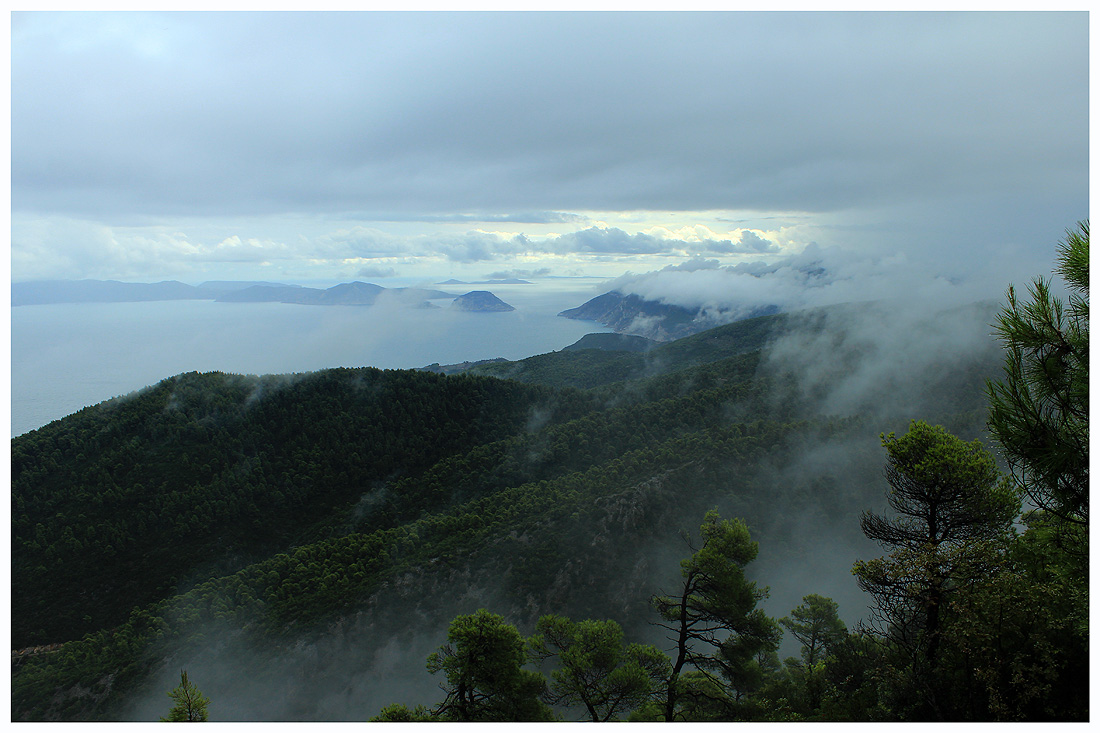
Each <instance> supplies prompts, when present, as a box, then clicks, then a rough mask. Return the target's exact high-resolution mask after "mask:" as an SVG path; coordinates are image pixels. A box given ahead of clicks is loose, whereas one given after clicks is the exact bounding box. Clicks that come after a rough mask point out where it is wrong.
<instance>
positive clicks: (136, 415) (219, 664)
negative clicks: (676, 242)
mask: <svg viewBox="0 0 1100 733" xmlns="http://www.w3.org/2000/svg"><path fill="white" fill-rule="evenodd" d="M1001 308H1002V305H1001V304H999V303H998V302H996V301H992V300H990V301H982V302H972V303H967V304H962V305H959V304H957V303H956V302H955V301H954V300H953V299H948V300H947V301H946V302H942V303H941V302H936V300H935V299H933V298H927V297H926V298H923V299H922V298H918V297H910V298H906V299H904V300H897V299H895V300H875V301H871V302H860V303H842V304H837V305H830V306H823V307H814V308H808V309H802V310H793V311H790V312H782V313H779V314H776V315H770V316H762V317H757V318H750V319H747V320H733V321H732V322H730V323H727V324H725V325H721V326H716V327H712V328H706V327H705V326H708V325H709V321H708V319H707V317H706V316H705V315H700V318H699V324H700V325H699V328H702V329H703V330H700V331H699V332H698V333H696V334H694V335H692V336H687V337H683V338H680V339H675V340H671V341H665V342H659V343H653V344H652V345H651V346H649V347H647V348H646V349H644V350H641V351H639V350H636V349H635V350H628V351H618V350H615V346H614V342H612V341H610V340H606V339H605V341H608V343H610V344H611V345H610V346H608V347H606V348H603V349H577V350H573V349H569V350H562V351H558V352H551V353H547V354H543V355H537V356H533V357H529V358H527V359H521V360H518V361H514V362H512V361H503V360H495V361H490V362H485V363H472V364H468V365H466V366H465V367H463V368H462V369H461V370H460V371H458V372H457V373H453V374H450V375H443V374H438V373H432V372H428V371H401V370H388V371H381V370H377V369H337V370H323V371H319V372H310V373H302V374H297V375H284V376H276V375H271V376H265V377H244V376H240V375H229V374H220V373H216V372H215V373H207V374H195V373H192V374H181V375H179V376H176V377H172V378H170V379H166V380H164V381H162V382H160V383H158V384H156V385H152V386H150V387H149V388H148V389H147V390H144V391H143V392H141V393H136V394H134V395H131V396H128V397H125V398H117V399H115V400H111V401H108V402H105V403H102V404H100V405H96V406H93V407H89V408H86V409H84V410H81V411H80V412H79V413H77V414H75V415H72V416H70V417H68V418H65V419H64V420H61V421H57V422H55V423H51V424H50V425H49V426H46V427H45V428H42V429H40V430H37V431H32V432H31V433H29V434H27V435H25V436H21V437H20V438H17V439H15V440H14V441H13V480H14V483H13V488H14V493H13V502H14V504H13V506H14V510H15V511H14V513H13V518H14V523H13V526H14V529H15V539H16V547H17V551H16V553H15V556H14V564H13V571H14V579H13V583H14V584H15V587H18V588H20V589H21V590H22V591H23V592H22V593H21V594H20V595H19V596H18V597H17V598H16V604H15V608H14V612H13V620H14V622H15V623H14V627H13V642H14V643H15V645H16V646H17V647H23V646H26V647H33V646H35V645H43V644H55V643H57V642H67V643H65V644H64V645H63V646H62V647H61V648H60V651H53V650H51V651H48V652H47V653H35V652H34V651H31V652H30V653H29V654H28V655H27V656H26V658H23V659H20V660H19V663H18V664H17V665H16V666H15V667H14V668H13V671H14V674H15V677H14V682H15V687H14V692H13V695H14V698H13V699H14V701H15V703H16V711H17V717H19V718H22V719H51V720H53V719H77V720H82V719H117V720H153V719H157V718H158V716H161V715H163V714H164V711H165V700H166V697H165V692H166V691H169V690H172V689H173V687H174V686H175V685H176V684H177V682H178V677H179V673H180V670H181V669H182V670H186V671H187V673H188V675H189V679H190V680H191V681H193V682H194V683H195V684H196V685H199V687H200V688H201V690H202V692H203V693H204V694H205V695H206V696H207V697H208V698H209V700H210V701H211V702H210V711H211V719H216V720H242V721H247V720H269V721H278V720H345V721H350V720H367V719H371V718H375V717H377V716H379V715H380V714H383V715H385V714H390V715H392V714H393V712H392V711H393V710H395V709H396V710H402V711H406V712H407V714H408V715H413V713H412V712H409V711H413V710H414V709H417V710H424V711H425V712H424V713H418V714H417V715H426V716H428V717H430V714H429V713H428V712H426V711H428V710H431V709H433V706H434V709H438V710H443V709H445V707H446V705H445V699H444V689H445V688H446V685H443V687H444V689H441V683H443V682H444V680H442V679H440V676H439V675H433V674H431V673H430V672H429V671H428V669H427V668H426V666H425V660H426V659H427V658H428V657H429V654H431V653H432V652H434V651H436V650H437V649H439V648H440V645H441V644H444V642H445V641H446V639H447V636H448V629H449V627H450V625H451V624H452V622H453V620H455V619H458V618H460V617H464V616H467V615H472V614H475V613H478V612H480V610H481V609H484V610H486V611H489V612H490V613H493V614H499V615H500V617H501V619H502V620H503V622H505V623H507V624H513V625H514V626H515V628H516V629H518V631H519V633H521V634H523V635H525V636H526V635H531V634H534V633H535V632H536V629H537V628H539V626H538V623H540V622H539V619H540V618H543V617H545V616H547V615H548V614H554V615H559V616H563V617H568V618H571V619H575V620H577V621H580V620H582V619H604V620H608V621H614V622H615V623H616V624H618V625H619V626H620V627H621V628H622V630H623V633H624V635H625V638H626V639H627V640H629V641H630V642H631V643H636V644H645V645H652V646H653V647H654V648H656V649H658V650H663V652H664V653H668V654H672V653H673V652H674V649H675V646H674V644H673V642H674V641H675V639H674V638H672V637H670V636H669V634H668V633H667V632H666V631H665V630H664V629H662V628H661V626H660V625H659V623H660V618H659V617H658V616H657V614H656V612H655V611H654V608H653V605H652V603H651V599H652V598H653V597H654V596H655V595H657V594H660V593H667V592H670V591H671V590H673V589H675V588H676V587H677V584H678V582H679V580H678V578H679V576H680V565H681V561H682V560H684V558H686V557H688V556H690V555H691V554H692V552H693V549H692V548H698V546H699V542H700V541H701V537H700V536H699V534H698V531H699V530H698V528H699V523H700V522H701V521H702V519H703V516H704V514H706V513H707V512H708V511H710V510H716V511H717V513H718V515H719V516H721V517H723V518H738V519H740V520H743V521H744V522H745V524H746V526H747V528H748V531H749V532H750V533H751V538H752V541H753V542H756V543H758V546H759V554H758V556H757V557H756V558H755V560H753V561H752V562H748V563H745V566H744V572H745V578H746V579H747V581H751V582H753V583H755V584H756V586H755V587H756V588H758V589H764V588H767V593H766V594H764V593H760V598H759V608H760V609H761V613H765V614H767V617H770V618H771V619H773V621H771V622H770V623H772V624H774V623H775V621H774V619H779V618H781V617H786V616H787V615H788V614H790V613H791V612H792V609H796V607H800V604H801V603H802V602H803V601H804V599H805V598H807V597H809V596H810V595H812V594H817V595H819V596H823V597H826V598H829V599H832V601H835V602H836V603H837V609H838V611H839V616H838V618H839V619H840V621H841V622H842V623H843V625H844V626H845V627H846V628H847V629H848V630H849V631H850V632H851V633H853V634H856V633H859V634H869V633H870V632H869V631H868V630H866V629H870V628H871V627H870V626H869V625H867V624H869V623H870V621H871V617H870V614H869V610H870V609H871V608H872V607H873V599H872V598H871V597H869V595H868V594H867V593H866V592H864V591H863V590H861V588H860V587H859V585H858V584H857V582H856V578H855V577H854V576H853V573H852V567H853V563H855V562H856V561H857V560H860V559H868V558H872V557H877V556H879V555H881V554H882V548H881V547H879V546H878V545H877V544H876V543H875V542H873V541H871V540H869V539H868V538H867V537H865V536H864V533H863V532H862V531H861V514H862V513H863V512H865V511H871V512H882V511H884V510H885V509H886V508H887V507H886V492H887V488H888V487H887V484H886V482H885V481H884V477H883V465H884V451H883V445H882V443H881V440H880V437H879V436H880V435H882V434H885V433H896V434H898V435H903V434H905V433H906V431H907V430H908V429H910V428H911V424H910V421H911V420H917V419H919V420H923V421H927V422H928V423H931V424H936V425H943V426H945V427H946V428H947V429H948V430H949V431H950V433H951V434H953V435H955V436H958V438H960V439H962V440H963V441H970V440H973V439H980V440H981V441H982V442H983V443H984V444H985V445H989V444H990V442H991V439H990V435H989V433H988V429H987V424H988V419H989V417H988V415H989V413H988V404H987V403H988V395H987V391H986V390H987V387H986V385H987V380H991V379H992V380H995V379H998V378H999V375H1000V373H1001V372H1002V370H1003V364H1004V349H1003V345H1002V344H1001V343H1000V341H999V340H998V339H997V338H996V337H995V334H994V333H993V328H992V325H991V324H994V323H995V322H996V321H997V318H998V314H999V312H1000V310H1001ZM624 330H625V331H629V330H630V329H629V328H627V329H624ZM502 377H503V379H502ZM576 385H583V386H581V387H578V386H576ZM1001 467H1002V469H1004V468H1005V466H1004V464H1003V463H1002V464H1001ZM63 487H65V488H63ZM154 487H155V490H154V491H152V492H151V491H150V489H153V488H154ZM44 492H45V493H44ZM47 497H49V498H47ZM307 507H308V508H307ZM50 516H53V517H55V519H51V518H50ZM85 523H86V524H85ZM181 543H182V544H181ZM139 557H140V558H141V559H140V560H139V559H138V558H139ZM78 558H79V559H78ZM135 573H136V575H134V576H133V577H131V575H132V574H135ZM60 578H67V579H68V580H67V581H66V582H64V583H60V584H59V583H58V582H57V581H58V579H60ZM104 592H106V593H108V594H109V595H110V596H111V597H113V598H114V602H113V603H111V604H106V603H104V602H103V601H104V599H105V597H104V596H103V593H104ZM131 606H133V609H132V610H131ZM59 607H65V608H67V609H68V612H67V613H66V614H65V615H64V616H63V617H56V618H54V619H50V618H49V617H48V615H49V612H48V611H47V610H46V609H48V608H53V609H56V608H59ZM43 614H47V615H46V616H44V615H43ZM55 616H56V614H55ZM775 628H776V629H778V628H779V627H778V626H777V627H775ZM857 630H859V631H857ZM532 638H534V637H532ZM731 638H733V637H731ZM853 638H854V637H853ZM868 638H871V637H868ZM883 639H884V640H885V641H887V642H888V640H889V637H888V636H887V637H883ZM670 644H673V646H670ZM696 647H698V644H696ZM770 648H771V651H770V652H768V653H770V654H771V655H772V659H773V660H774V662H767V654H764V652H761V654H764V655H763V656H760V657H759V658H758V659H757V660H756V661H753V662H752V663H753V664H754V665H757V666H759V665H763V667H761V669H770V670H771V671H770V672H766V673H765V672H762V674H765V676H766V677H767V679H770V680H771V682H769V683H766V684H764V685H763V687H760V686H759V685H757V686H756V687H755V688H748V689H746V690H744V691H743V692H741V693H739V697H738V700H740V701H739V702H737V703H729V704H731V705H733V707H732V708H730V709H729V710H727V712H725V713H722V714H720V715H721V717H724V716H727V715H734V716H735V717H737V716H738V715H748V716H749V717H751V718H752V719H768V715H769V713H768V712H767V711H768V710H769V709H771V710H774V711H776V712H778V711H784V710H785V711H786V712H783V713H782V715H792V714H793V715H794V716H795V719H799V718H802V717H805V718H806V719H817V718H816V716H821V715H824V716H825V717H826V719H831V718H834V717H843V716H840V715H839V714H838V713H837V712H836V711H835V710H834V711H833V712H832V713H831V714H830V713H825V712H823V711H822V710H815V711H813V712H811V711H810V710H805V711H804V712H800V713H792V710H791V709H790V702H782V703H776V702H775V701H774V699H772V698H770V697H768V695H767V694H765V692H764V691H767V690H770V689H771V687H769V685H771V686H772V687H774V686H775V685H780V684H781V682H780V680H787V681H786V682H782V684H785V685H788V686H789V685H794V686H795V688H797V684H799V683H797V682H796V681H795V680H797V679H798V677H797V675H798V674H800V673H799V671H798V670H800V669H802V668H801V667H800V666H799V663H798V662H797V661H796V660H797V659H798V655H799V654H800V652H799V649H800V647H799V642H798V640H797V638H796V637H791V636H784V635H780V636H778V637H776V638H774V646H772V647H770ZM802 653H804V649H803V652H802ZM779 655H781V656H779ZM781 658H786V659H787V660H788V661H787V663H786V664H787V667H783V666H782V665H779V666H774V665H778V660H779V659H781ZM548 664H549V663H543V664H542V665H541V666H540V665H536V666H535V668H537V669H540V670H542V672H543V673H544V674H548V673H549V672H550V671H551V670H552V669H554V667H553V666H552V664H549V666H547V665H548ZM769 664H772V665H773V666H770V667H769V666H768V665H769ZM826 664H827V663H826ZM700 669H702V668H700ZM783 675H786V677H783ZM792 675H793V676H792ZM44 685H46V686H47V687H43V686H44ZM666 686H667V685H666ZM47 689H52V690H53V692H52V693H51V694H50V695H47V696H43V695H42V693H43V692H45V691H46V690H47ZM792 689H794V688H792ZM80 690H84V692H79V691H80ZM89 690H90V692H89ZM654 694H656V693H654ZM768 694H774V693H768ZM838 694H839V693H838ZM881 694H885V693H881ZM741 695H745V696H746V697H744V698H743V699H742V698H741V697H740V696H741ZM761 695H763V697H760V696H761ZM447 699H449V698H447ZM548 699H549V698H548ZM746 700H754V702H753V703H752V705H750V706H749V707H748V708H746V707H745V705H746V704H747V703H746V702H745V701H746ZM768 700H772V701H771V702H768ZM395 705H396V706H398V707H397V708H394V706H395ZM753 705H754V706H756V707H752V706H753ZM775 705H779V707H778V708H776V707H775ZM417 706H426V707H421V708H418V707H417ZM769 706H771V707H769ZM647 709H648V708H646V706H645V705H642V706H641V707H639V708H638V709H637V710H636V711H635V713H634V714H635V715H645V714H647V713H644V712H643V711H645V710H647ZM750 709H752V710H755V712H751V713H750V712H749V710H750ZM387 710H388V711H390V713H386V712H385V711H387ZM548 710H552V711H553V712H552V713H549V714H552V715H557V716H559V717H561V718H563V719H566V720H569V719H576V718H577V714H578V713H577V711H576V710H571V709H570V708H569V707H568V706H566V705H563V704H561V700H560V699H559V700H558V701H557V704H554V705H552V707H551V708H548ZM736 710H741V713H736V712H733V711H736ZM628 712H629V711H628V710H623V711H622V714H623V715H625V714H626V713H628ZM849 712H851V711H849ZM864 712H865V713H866V714H867V715H873V716H874V715H886V714H885V713H877V714H876V713H874V712H873V711H870V710H868V711H864ZM404 714H406V713H401V715H404ZM648 714H652V711H651V712H650V713H648ZM680 714H681V715H689V713H687V712H685V713H680ZM690 714H691V715H697V714H699V713H698V711H696V712H695V713H690ZM709 714H710V715H713V714H714V713H709ZM414 717H415V716H414ZM581 717H583V715H582V716H581ZM886 717H889V716H888V715H886ZM400 719H405V718H400ZM425 719H427V718H425ZM459 719H462V718H459ZM517 719H524V718H523V717H522V715H521V717H520V718H517ZM638 719H645V718H644V717H642V718H638ZM689 719H690V718H689ZM860 719H862V718H860Z"/></svg>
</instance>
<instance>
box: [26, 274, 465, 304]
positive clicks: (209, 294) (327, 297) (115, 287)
mask: <svg viewBox="0 0 1100 733" xmlns="http://www.w3.org/2000/svg"><path fill="white" fill-rule="evenodd" d="M452 297H454V295H453V293H445V292H443V291H442V290H428V289H423V288H384V287H382V286H380V285H374V284H373V283H364V282H351V283H341V284H340V285H334V286H333V287H331V288H327V289H320V288H307V287H302V286H300V285H287V284H284V283H271V282H255V281H229V280H212V281H209V282H204V283H202V284H201V285H197V286H196V285H187V284H186V283H181V282H178V281H176V280H165V281H162V282H156V283H128V282H119V281H117V280H39V281H34V282H21V283H12V286H11V304H12V306H19V305H47V304H51V303H136V302H148V301H160V300H214V301H218V302H222V303H269V302H274V303H298V304H302V305H373V304H374V303H375V302H377V301H378V300H379V298H384V299H386V300H387V301H388V300H391V299H392V302H395V303H400V304H404V305H412V306H417V307H435V306H433V305H431V304H430V303H428V301H430V300H438V299H442V298H452Z"/></svg>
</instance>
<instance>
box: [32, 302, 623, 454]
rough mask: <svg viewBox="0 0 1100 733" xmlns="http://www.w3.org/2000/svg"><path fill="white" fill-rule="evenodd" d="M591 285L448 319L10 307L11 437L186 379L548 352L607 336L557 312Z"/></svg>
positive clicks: (275, 310) (290, 311) (170, 307)
mask: <svg viewBox="0 0 1100 733" xmlns="http://www.w3.org/2000/svg"><path fill="white" fill-rule="evenodd" d="M597 282H601V281H597V280H591V281H565V282H548V283H545V284H541V283H540V284H536V285H508V286H497V285H494V286H491V287H490V288H489V289H491V290H492V292H493V293H495V294H496V295H497V296H498V297H500V298H501V299H503V300H504V301H506V302H508V303H510V304H511V305H513V306H515V307H516V310H515V311H512V312H508V313H465V312H460V311H452V310H449V309H448V308H447V306H448V305H449V302H448V301H446V300H439V301H435V303H436V304H438V305H440V306H442V307H441V308H431V309H416V308H402V307H393V308H387V307H383V306H370V307H358V306H304V305H290V304H284V303H215V302H213V301H206V300H181V301H161V302H152V303H91V304H84V303H82V304H58V305H35V306H20V307H17V308H12V309H11V361H12V373H11V430H12V435H21V434H23V433H25V432H27V431H30V430H34V429H36V428H39V427H42V426H43V425H45V424H47V423H49V422H51V421H53V420H57V419H59V418H61V417H64V416H66V415H69V414H71V413H73V412H76V411H77V410H79V409H81V408H82V407H86V406H87V405H93V404H96V403H99V402H102V401H103V400H107V399H110V398H112V397H116V396H118V395H124V394H128V393H130V392H133V391H135V390H138V389H141V388H142V387H145V386H148V385H151V384H155V383H156V382H158V381H160V380H161V379H164V378H166V377H170V376H173V375H176V374H180V373H182V372H189V371H202V372H205V371H221V372H233V373H237V374H285V373H293V372H305V371H315V370H318V369H325V368H328V367H338V366H346V367H355V366H374V367H380V368H383V369H407V368H413V367H421V366H426V365H428V364H432V363H434V362H438V363H440V364H455V363H459V362H462V361H476V360H479V359H491V358H495V357H504V358H506V359H522V358H524V357H527V356H532V355H534V354H542V353H546V352H549V351H555V350H558V349H561V348H562V347H564V346H568V345H569V344H571V343H573V342H575V341H576V340H577V339H579V338H580V337H581V336H583V335H584V334H586V333H593V332H597V331H607V330H608V329H606V328H604V327H602V326H600V325H599V324H596V323H591V322H587V321H573V320H570V319H568V318H560V317H558V316H557V314H558V313H559V312H561V311H562V310H564V309H566V308H572V307H574V306H577V305H580V304H581V303H583V302H584V301H586V300H588V299H589V298H591V297H593V296H594V295H596V294H598V292H597V291H595V290H592V288H593V286H594V283H597ZM479 288H481V289H484V288H485V286H470V287H464V286H456V287H455V288H448V290H454V291H455V295H460V294H462V293H464V292H467V291H468V290H473V289H479Z"/></svg>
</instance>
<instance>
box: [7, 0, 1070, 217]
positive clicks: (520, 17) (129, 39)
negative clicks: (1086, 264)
mask: <svg viewBox="0 0 1100 733" xmlns="http://www.w3.org/2000/svg"><path fill="white" fill-rule="evenodd" d="M650 37H659V38H660V39H661V43H659V44H639V43H638V42H637V39H638V38H650ZM731 38H736V39H737V42H736V43H731V42H730V39H731ZM780 43H781V44H782V53H777V52H776V48H777V44H780ZM562 48H570V49H571V51H570V53H569V54H564V55H563V54H562V53H561V49H562ZM502 59H507V60H508V63H502ZM761 59H767V63H763V62H761V61H760V60H761ZM11 71H12V73H11V82H12V85H11V107H12V114H11V127H12V161H11V168H12V171H11V173H12V205H13V207H14V208H15V209H17V210H21V211H37V212H40V213H55V214H66V215H68V216H74V217H90V216H93V215H96V216H98V215H102V213H103V212H110V213H111V214H113V215H123V214H126V215H135V214H143V215H152V216H168V215H187V216H220V215H229V214H231V215H241V214H248V215H261V214H262V215H270V214H286V213H300V212H311V213H327V214H330V215H331V214H340V213H342V214H347V215H350V214H351V213H353V212H356V211H361V210H362V209H363V206H364V202H369V206H370V207H371V209H372V210H375V211H379V212H385V213H388V214H389V215H391V216H394V217H401V216H406V217H408V216H421V217H423V216H431V215H437V216H440V217H442V218H443V219H446V218H451V219H457V220H462V217H463V216H464V212H484V211H489V212H493V211H496V212H521V213H511V214H508V213H505V214H501V215H499V216H500V217H502V218H499V219H495V220H497V221H513V222H518V221H520V220H521V219H532V220H535V221H548V220H552V219H551V216H554V215H545V214H540V213H539V212H562V211H586V210H607V211H625V210H663V211H679V210H704V209H714V210H719V209H731V208H733V209H740V210H755V211H762V212H767V211H776V210H781V211H799V212H826V211H832V212H837V211H846V210H851V209H853V208H871V207H881V206H891V205H897V204H904V203H906V202H909V201H912V200H914V199H919V200H922V201H926V202H931V201H936V200H951V199H953V198H958V197H960V196H970V195H971V194H972V193H973V192H974V191H987V192H989V193H991V194H994V195H995V196H997V197H999V198H1000V199H1001V200H1002V201H1004V200H1005V199H1006V197H1008V198H1011V199H1013V200H1015V201H1016V202H1019V201H1020V200H1021V199H1022V198H1023V197H1026V196H1029V195H1034V194H1035V193H1036V192H1045V193H1044V195H1048V196H1050V197H1051V199H1052V200H1054V199H1057V198H1067V197H1073V200H1074V202H1076V203H1079V202H1083V201H1084V193H1083V191H1084V190H1085V186H1086V185H1087V178H1088V170H1087V155H1083V151H1087V141H1088V95H1087V90H1088V16H1087V14H1086V13H1052V14H1045V13H1036V14H1029V15H1027V16H1019V15H1013V14H999V13H980V14H936V13H933V14H926V15H925V14H905V13H891V14H883V15H876V14H859V13H843V14H840V13H838V14H829V13H826V14H802V13H788V14H781V15H768V14H755V13H717V14H703V13H672V14H661V15H660V16H655V15H652V14H644V13H637V14H633V13H632V14H588V13H584V14H581V13H558V14H543V13H523V14H492V15H485V14H459V15H452V14H443V13H410V14H403V13H393V14H385V15H382V14H369V15H368V14H351V15H345V14H326V13H316V14H315V13H302V14H295V15H294V16H292V17H291V16H286V15H283V14H278V13H270V14H269V13H252V14H242V15H239V16H238V15H220V14H214V15H202V14H159V13H151V14H94V13H93V14H81V15H66V14H59V13H30V14H20V15H17V16H16V18H15V21H14V22H13V27H12V54H11ZM747 100H751V102H749V101H747ZM1006 150H1011V151H1013V154H1011V155H1006V154H1005V151H1006ZM1005 203H1007V202H1005ZM522 212H534V213H533V214H526V213H522ZM474 215H475V216H484V214H476V213H475V214H474ZM490 218H491V219H492V217H490Z"/></svg>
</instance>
